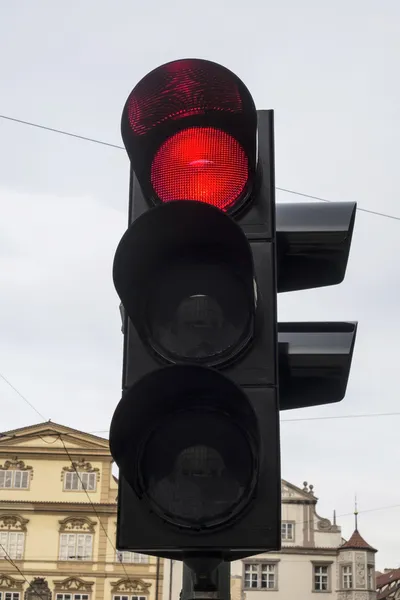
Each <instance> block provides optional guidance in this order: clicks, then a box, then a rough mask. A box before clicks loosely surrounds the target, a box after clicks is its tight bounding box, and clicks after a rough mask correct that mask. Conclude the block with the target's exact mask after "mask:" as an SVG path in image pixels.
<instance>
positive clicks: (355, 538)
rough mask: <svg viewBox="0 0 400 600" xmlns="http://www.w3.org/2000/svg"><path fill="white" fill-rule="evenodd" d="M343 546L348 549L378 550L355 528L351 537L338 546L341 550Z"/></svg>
mask: <svg viewBox="0 0 400 600" xmlns="http://www.w3.org/2000/svg"><path fill="white" fill-rule="evenodd" d="M344 548H348V549H349V550H369V551H370V552H378V551H377V550H376V549H375V548H373V547H372V546H370V545H369V544H368V543H367V542H366V541H365V540H364V538H362V537H361V535H360V533H359V531H358V529H355V530H354V531H353V534H352V536H351V538H350V539H349V540H348V541H347V542H345V543H344V544H343V545H342V546H340V550H343V549H344Z"/></svg>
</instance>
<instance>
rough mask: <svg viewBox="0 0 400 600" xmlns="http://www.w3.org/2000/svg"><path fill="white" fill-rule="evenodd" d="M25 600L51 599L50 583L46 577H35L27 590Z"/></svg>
mask: <svg viewBox="0 0 400 600" xmlns="http://www.w3.org/2000/svg"><path fill="white" fill-rule="evenodd" d="M24 598H25V600H37V598H40V599H41V600H51V591H50V589H49V584H48V583H47V581H46V579H45V578H44V577H34V578H33V580H32V581H31V582H30V584H29V588H28V589H27V590H26V592H25V596H24Z"/></svg>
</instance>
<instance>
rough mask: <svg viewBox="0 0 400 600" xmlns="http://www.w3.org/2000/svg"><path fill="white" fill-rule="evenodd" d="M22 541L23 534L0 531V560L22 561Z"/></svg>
mask: <svg viewBox="0 0 400 600" xmlns="http://www.w3.org/2000/svg"><path fill="white" fill-rule="evenodd" d="M24 539H25V534H24V533H20V532H19V531H0V544H1V546H0V558H12V559H14V560H20V559H22V556H23V554H24ZM0 600H3V599H2V598H1V599H0ZM7 600H8V599H7Z"/></svg>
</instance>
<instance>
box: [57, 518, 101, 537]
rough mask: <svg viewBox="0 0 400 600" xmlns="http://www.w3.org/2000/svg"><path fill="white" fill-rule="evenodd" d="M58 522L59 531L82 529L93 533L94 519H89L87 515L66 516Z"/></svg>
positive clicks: (66, 531)
mask: <svg viewBox="0 0 400 600" xmlns="http://www.w3.org/2000/svg"><path fill="white" fill-rule="evenodd" d="M58 522H59V523H60V529H59V531H60V533H68V532H75V531H84V532H86V533H94V528H95V525H96V523H95V521H91V520H90V519H89V518H88V517H66V518H65V519H63V520H62V521H58Z"/></svg>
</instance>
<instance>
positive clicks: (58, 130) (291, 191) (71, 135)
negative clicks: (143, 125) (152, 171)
mask: <svg viewBox="0 0 400 600" xmlns="http://www.w3.org/2000/svg"><path fill="white" fill-rule="evenodd" d="M0 118H1V119H5V120H7V121H12V122H14V123H20V124H21V125H28V126H29V127H36V128H37V129H44V130H45V131H51V132H52V133H58V134H60V135H66V136H68V137H73V138H77V139H79V140H83V141H85V142H92V143H93V144H101V145H102V146H108V147H109V148H116V149H118V150H125V148H124V147H123V146H120V145H119V144H111V143H110V142H104V141H103V140H99V139H96V138H90V137H87V136H85V135H78V134H76V133H71V132H69V131H64V130H63V129H55V128H54V127H47V126H46V125H40V124H39V123H32V122H31V121H24V120H22V119H16V118H15V117H9V116H7V115H0ZM276 189H277V190H279V191H281V192H286V193H287V194H294V195H296V196H303V197H304V198H310V199H312V200H319V201H321V202H333V201H332V200H328V199H327V198H322V197H321V196H312V195H311V194H304V193H303V192H296V191H295V190H289V189H288V188H282V187H277V186H276ZM357 210H359V211H361V212H365V213H368V214H370V215H375V216H378V217H385V218H386V219H393V220H395V221H400V216H397V215H391V214H389V213H383V212H378V211H375V210H369V209H367V208H361V207H359V206H357Z"/></svg>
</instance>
